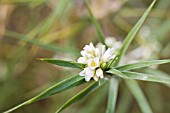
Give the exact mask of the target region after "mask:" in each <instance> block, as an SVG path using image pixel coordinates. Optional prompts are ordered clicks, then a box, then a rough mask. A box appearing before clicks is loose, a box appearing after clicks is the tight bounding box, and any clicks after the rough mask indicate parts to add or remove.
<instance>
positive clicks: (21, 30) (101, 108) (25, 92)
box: [0, 0, 170, 113]
mask: <svg viewBox="0 0 170 113" xmlns="http://www.w3.org/2000/svg"><path fill="white" fill-rule="evenodd" d="M151 2H152V0H90V5H91V8H92V11H93V13H94V15H95V17H96V18H97V20H98V21H99V23H100V25H101V28H102V30H103V32H104V34H105V36H111V37H116V38H117V40H119V41H123V39H124V38H125V36H126V35H127V33H128V32H129V31H130V29H131V28H132V27H133V25H134V24H135V23H136V22H137V20H138V19H139V18H140V17H141V15H142V14H143V12H144V11H145V9H146V8H147V7H148V6H149V4H150V3H151ZM169 12H170V0H159V1H157V3H156V5H155V7H154V8H153V10H152V11H151V13H150V15H149V17H148V19H147V20H146V21H145V24H144V25H143V27H142V29H141V30H140V32H139V33H138V35H137V36H136V38H135V40H134V41H133V43H132V44H131V46H130V48H129V52H131V50H133V49H135V48H138V47H140V46H142V47H144V48H145V49H146V50H150V51H151V53H148V52H146V56H147V58H145V60H147V59H168V58H170V35H169V32H170V13H169ZM89 42H93V43H97V42H98V40H97V37H96V34H95V29H94V27H93V25H92V23H91V21H90V18H89V15H88V12H87V8H86V6H85V3H84V0H0V112H3V111H5V110H7V109H9V108H12V107H13V106H15V105H17V104H19V103H21V102H23V101H25V100H27V99H29V98H31V97H33V96H35V95H36V94H38V93H40V92H41V91H43V90H45V89H46V88H48V87H49V86H51V85H53V84H55V83H57V82H59V81H61V80H63V79H64V78H67V77H69V76H72V75H74V74H76V73H78V72H80V70H76V69H69V68H66V69H65V68H62V67H58V66H53V65H51V64H48V63H45V62H42V61H39V60H38V59H37V58H51V57H53V58H57V59H64V60H74V61H76V59H77V58H78V56H79V55H80V53H79V51H80V50H81V49H82V48H83V47H84V45H86V44H88V43H89ZM152 45H154V46H152ZM155 45H156V46H155ZM155 51H156V52H155ZM139 54H140V53H139ZM144 56H145V55H144ZM158 68H159V69H160V70H162V71H164V72H166V73H167V74H168V73H169V74H170V64H166V65H161V66H159V67H158ZM139 83H140V86H141V87H142V89H143V91H144V94H145V95H146V98H147V99H148V101H149V103H150V104H151V107H152V109H153V111H154V113H170V89H169V88H168V87H166V86H165V85H162V84H159V83H149V82H141V81H139ZM107 85H108V84H106V85H104V86H102V87H101V88H100V89H99V90H96V91H95V92H93V93H92V94H90V95H89V96H88V97H86V98H85V99H83V100H82V101H80V102H78V103H76V104H74V105H72V106H70V107H69V108H67V109H66V110H64V111H63V113H96V112H97V113H104V112H105V109H106V104H107V90H108V89H107ZM85 86H86V84H84V85H82V86H79V87H77V88H73V89H70V90H68V91H65V92H63V93H61V94H57V95H54V96H52V97H50V98H48V99H44V100H41V101H39V102H36V103H34V104H31V105H28V106H25V107H23V108H20V109H19V110H16V111H14V113H53V112H54V111H56V110H57V108H59V107H60V106H61V105H62V104H63V103H64V102H65V101H67V100H68V99H69V98H71V97H72V96H73V95H75V94H77V92H79V91H80V90H82V89H83V88H84V87H85ZM117 101H118V103H117V108H116V113H141V111H140V109H139V107H138V105H137V103H136V101H135V100H134V98H133V97H132V95H131V94H130V92H129V90H128V89H127V88H126V86H125V84H123V83H122V84H121V85H120V90H119V94H118V100H117ZM126 110H127V111H126Z"/></svg>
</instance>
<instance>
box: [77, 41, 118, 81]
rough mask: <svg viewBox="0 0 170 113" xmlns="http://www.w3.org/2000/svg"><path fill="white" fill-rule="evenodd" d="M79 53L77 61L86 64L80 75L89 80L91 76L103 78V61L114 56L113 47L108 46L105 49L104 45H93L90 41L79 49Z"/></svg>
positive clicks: (106, 61) (107, 60) (95, 78)
mask: <svg viewBox="0 0 170 113" xmlns="http://www.w3.org/2000/svg"><path fill="white" fill-rule="evenodd" d="M81 55H82V56H83V57H80V58H79V59H78V60H77V61H78V62H79V63H83V64H86V66H87V67H86V68H84V70H83V71H81V72H80V73H79V74H80V76H84V77H85V80H86V81H90V79H91V78H93V79H94V80H95V81H98V80H99V79H100V78H104V74H103V68H104V67H103V66H102V67H101V65H102V64H103V63H108V62H109V61H110V60H111V59H113V58H115V56H116V55H115V49H114V48H108V49H107V50H106V46H105V45H101V46H100V47H94V45H93V44H92V43H90V44H89V45H86V46H85V47H84V48H83V50H82V51H81Z"/></svg>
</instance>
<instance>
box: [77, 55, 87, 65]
mask: <svg viewBox="0 0 170 113" xmlns="http://www.w3.org/2000/svg"><path fill="white" fill-rule="evenodd" d="M77 62H78V63H83V64H87V59H86V58H85V57H80V58H79V59H78V60H77Z"/></svg>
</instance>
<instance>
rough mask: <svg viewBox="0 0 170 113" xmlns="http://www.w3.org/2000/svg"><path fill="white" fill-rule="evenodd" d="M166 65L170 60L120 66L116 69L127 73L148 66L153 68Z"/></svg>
mask: <svg viewBox="0 0 170 113" xmlns="http://www.w3.org/2000/svg"><path fill="white" fill-rule="evenodd" d="M165 63H170V60H169V59H167V60H151V61H142V62H137V63H132V64H127V65H123V66H118V67H115V69H117V70H119V71H127V70H132V69H138V68H143V67H148V66H153V65H158V64H165Z"/></svg>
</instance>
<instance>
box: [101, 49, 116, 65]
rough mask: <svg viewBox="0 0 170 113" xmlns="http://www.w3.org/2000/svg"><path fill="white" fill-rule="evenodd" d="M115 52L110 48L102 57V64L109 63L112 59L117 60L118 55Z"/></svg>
mask: <svg viewBox="0 0 170 113" xmlns="http://www.w3.org/2000/svg"><path fill="white" fill-rule="evenodd" d="M114 51H115V49H114V48H108V49H107V50H106V51H105V52H104V54H103V56H102V62H108V61H110V60H111V59H113V58H115V56H116V55H114Z"/></svg>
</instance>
